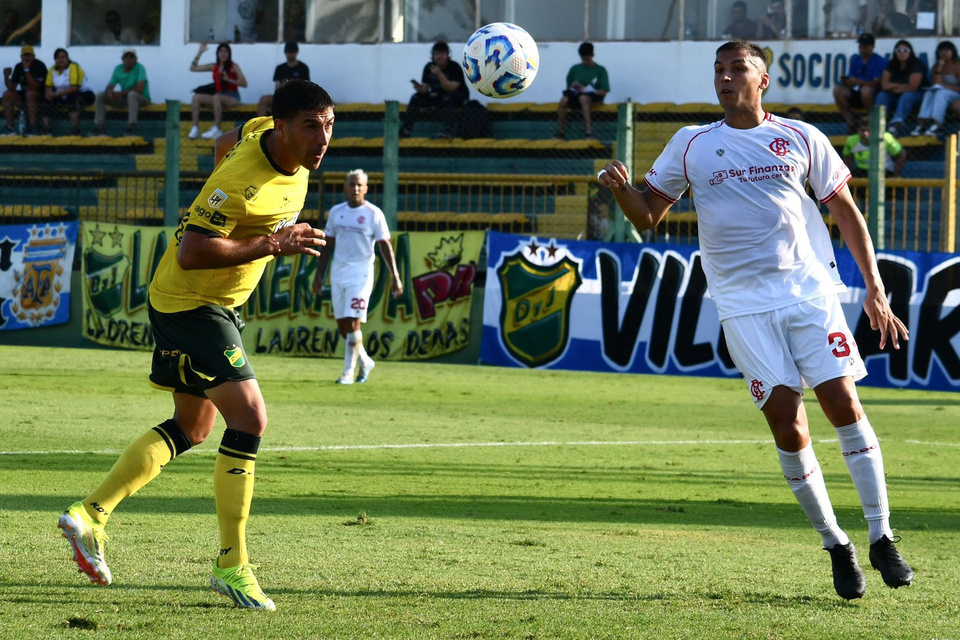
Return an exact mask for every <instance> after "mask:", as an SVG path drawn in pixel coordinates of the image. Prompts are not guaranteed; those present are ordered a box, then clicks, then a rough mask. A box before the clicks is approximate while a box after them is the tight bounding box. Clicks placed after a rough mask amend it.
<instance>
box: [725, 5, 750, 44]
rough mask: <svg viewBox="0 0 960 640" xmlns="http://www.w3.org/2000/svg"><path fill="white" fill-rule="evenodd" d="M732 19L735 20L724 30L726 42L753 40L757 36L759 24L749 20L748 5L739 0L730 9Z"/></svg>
mask: <svg viewBox="0 0 960 640" xmlns="http://www.w3.org/2000/svg"><path fill="white" fill-rule="evenodd" d="M730 19H731V20H733V22H731V23H730V24H728V25H727V28H726V29H724V30H723V37H724V39H726V40H753V39H754V38H755V37H756V36H757V23H756V22H755V21H753V20H748V19H747V3H746V2H743V1H742V0H737V2H734V3H733V6H732V7H730Z"/></svg>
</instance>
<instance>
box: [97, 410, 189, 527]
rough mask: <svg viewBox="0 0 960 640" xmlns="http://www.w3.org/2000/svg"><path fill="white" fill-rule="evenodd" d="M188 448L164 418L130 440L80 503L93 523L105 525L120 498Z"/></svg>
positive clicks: (182, 438) (172, 423)
mask: <svg viewBox="0 0 960 640" xmlns="http://www.w3.org/2000/svg"><path fill="white" fill-rule="evenodd" d="M189 448H190V441H189V440H188V439H187V437H186V436H185V435H184V434H183V432H182V431H181V430H180V427H179V426H177V423H176V422H174V421H173V420H167V421H166V422H164V423H163V424H160V425H157V426H156V427H154V428H153V429H151V430H150V431H147V432H146V433H145V434H143V435H142V436H140V437H139V438H137V439H136V440H135V441H133V442H132V443H131V444H130V446H128V447H127V448H126V450H124V452H123V453H122V454H121V455H120V458H119V459H118V460H117V461H116V463H114V465H113V468H112V469H110V473H108V474H107V477H106V478H105V479H104V481H103V482H102V483H100V486H99V487H97V488H96V489H95V490H94V492H93V493H91V494H90V495H89V496H88V497H87V499H86V500H84V501H83V506H84V508H85V509H86V510H87V513H88V514H90V517H92V518H93V519H94V520H96V521H97V522H100V523H101V524H106V523H107V520H109V519H110V514H112V513H113V510H114V509H115V508H116V506H117V505H118V504H120V501H121V500H123V499H124V498H128V497H130V496H132V495H133V494H135V493H136V492H137V491H138V490H139V489H140V488H141V487H143V486H144V485H146V484H147V483H148V482H150V481H151V480H153V479H154V478H155V477H157V474H159V473H160V471H161V470H162V469H163V467H164V465H166V464H167V463H168V462H170V461H171V460H173V459H174V458H176V457H177V456H178V455H180V454H181V453H183V452H184V451H186V450H187V449H189Z"/></svg>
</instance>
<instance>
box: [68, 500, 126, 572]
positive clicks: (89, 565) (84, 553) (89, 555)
mask: <svg viewBox="0 0 960 640" xmlns="http://www.w3.org/2000/svg"><path fill="white" fill-rule="evenodd" d="M57 528H58V529H60V531H61V532H62V535H63V537H64V538H66V539H67V541H68V542H69V543H70V546H71V547H73V560H74V562H76V563H77V566H78V567H79V568H80V569H79V571H80V572H81V573H85V574H87V577H88V578H90V582H92V583H93V584H102V585H103V586H107V585H108V584H110V583H111V582H112V581H113V576H112V575H111V574H110V567H108V566H107V561H106V559H105V558H104V557H103V544H104V543H105V542H106V541H107V534H106V532H104V530H103V525H102V524H98V523H96V522H94V520H93V518H91V517H90V516H89V515H87V511H86V509H84V508H83V503H82V502H74V503H73V504H72V505H70V508H69V509H67V510H66V511H65V512H64V513H63V515H61V516H60V520H59V521H58V522H57Z"/></svg>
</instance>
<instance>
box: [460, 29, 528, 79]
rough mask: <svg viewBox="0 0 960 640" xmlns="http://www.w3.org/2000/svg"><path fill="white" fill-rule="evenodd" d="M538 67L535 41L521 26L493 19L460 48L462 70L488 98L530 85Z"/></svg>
mask: <svg viewBox="0 0 960 640" xmlns="http://www.w3.org/2000/svg"><path fill="white" fill-rule="evenodd" d="M539 67H540V52H539V51H538V50H537V43H536V42H534V40H533V38H532V37H531V36H530V34H529V33H527V32H526V31H525V30H523V29H522V28H520V27H518V26H517V25H515V24H510V23H509V22H494V23H493V24H488V25H487V26H485V27H480V28H479V29H477V30H476V31H475V32H474V34H473V35H472V36H470V39H469V40H467V44H466V45H464V47H463V73H464V75H465V76H466V77H467V81H469V82H470V84H471V85H473V88H474V89H476V90H477V91H479V92H480V93H482V94H483V95H485V96H489V97H491V98H511V97H513V96H515V95H518V94H519V93H521V92H522V91H523V90H524V89H526V88H527V87H529V86H530V84H531V83H532V82H533V79H534V78H535V77H536V76H537V69H538V68H539Z"/></svg>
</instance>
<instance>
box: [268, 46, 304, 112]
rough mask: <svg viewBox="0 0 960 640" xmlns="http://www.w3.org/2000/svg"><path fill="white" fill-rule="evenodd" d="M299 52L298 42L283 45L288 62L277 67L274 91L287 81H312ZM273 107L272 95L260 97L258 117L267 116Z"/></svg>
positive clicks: (274, 77) (274, 72) (274, 74)
mask: <svg viewBox="0 0 960 640" xmlns="http://www.w3.org/2000/svg"><path fill="white" fill-rule="evenodd" d="M299 52H300V47H298V46H297V43H296V42H288V43H287V44H285V45H283V55H285V56H286V57H287V61H286V62H284V63H283V64H280V65H277V68H276V69H274V71H273V90H274V91H276V90H277V89H279V88H280V85H282V84H283V83H284V82H286V81H287V80H294V79H296V80H307V81H309V80H310V67H308V66H307V65H305V64H304V63H302V62H300V61H299V60H297V54H298V53H299ZM271 106H273V94H272V93H271V94H270V95H268V96H260V105H259V106H258V107H257V115H258V116H265V115H267V113H268V112H269V111H270V107H271Z"/></svg>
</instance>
